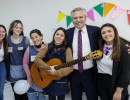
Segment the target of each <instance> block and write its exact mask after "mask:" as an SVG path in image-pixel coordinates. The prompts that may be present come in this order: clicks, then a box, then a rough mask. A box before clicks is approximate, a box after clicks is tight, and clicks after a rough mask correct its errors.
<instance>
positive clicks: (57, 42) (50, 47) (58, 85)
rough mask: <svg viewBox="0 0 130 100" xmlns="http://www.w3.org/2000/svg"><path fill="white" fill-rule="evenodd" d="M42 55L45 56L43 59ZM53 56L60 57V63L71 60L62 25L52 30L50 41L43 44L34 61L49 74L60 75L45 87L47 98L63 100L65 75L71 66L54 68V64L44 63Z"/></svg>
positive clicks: (71, 69)
mask: <svg viewBox="0 0 130 100" xmlns="http://www.w3.org/2000/svg"><path fill="white" fill-rule="evenodd" d="M43 57H45V59H44V60H43ZM54 58H56V59H58V60H59V59H60V60H61V61H62V63H66V62H68V61H71V60H72V52H71V49H70V48H69V47H68V46H67V37H66V30H65V29H64V28H62V27H60V28H58V29H57V30H56V31H55V32H54V34H53V39H52V42H51V43H49V44H46V45H45V46H44V48H43V49H42V50H41V51H40V52H39V53H38V54H37V55H36V58H35V60H34V62H35V64H36V65H37V66H38V67H39V68H42V69H44V70H45V71H46V72H47V74H49V75H50V76H57V77H61V78H60V79H59V80H54V81H52V83H51V84H50V85H49V86H47V87H46V92H47V93H48V95H49V100H56V96H57V97H58V100H65V94H66V93H67V91H68V81H67V75H68V74H69V73H71V72H72V71H73V67H72V66H70V67H67V68H61V69H59V70H56V69H55V66H56V65H54V64H48V63H46V62H47V61H50V60H51V59H54Z"/></svg>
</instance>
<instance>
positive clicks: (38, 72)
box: [31, 50, 102, 88]
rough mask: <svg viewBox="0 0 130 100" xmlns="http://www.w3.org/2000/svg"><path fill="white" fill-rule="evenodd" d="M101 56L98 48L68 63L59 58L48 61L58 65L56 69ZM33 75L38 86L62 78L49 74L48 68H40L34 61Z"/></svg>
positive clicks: (50, 63)
mask: <svg viewBox="0 0 130 100" xmlns="http://www.w3.org/2000/svg"><path fill="white" fill-rule="evenodd" d="M101 56H102V52H101V51H100V50H97V51H94V52H91V53H89V54H88V55H87V56H85V57H82V58H80V59H75V60H72V61H69V62H67V63H62V61H61V60H60V59H58V58H53V59H51V60H49V61H48V62H46V63H47V64H49V65H50V66H53V65H57V66H55V67H54V68H55V70H58V69H60V68H65V67H69V66H72V65H74V64H78V63H80V62H83V61H85V60H92V59H100V58H101ZM31 75H32V79H33V82H34V83H35V84H36V86H38V87H40V88H45V87H47V86H48V85H49V84H50V83H51V82H52V81H53V80H59V79H61V78H62V77H59V76H54V75H49V74H48V73H47V72H46V70H44V69H42V68H39V67H38V66H36V64H35V63H33V64H32V66H31Z"/></svg>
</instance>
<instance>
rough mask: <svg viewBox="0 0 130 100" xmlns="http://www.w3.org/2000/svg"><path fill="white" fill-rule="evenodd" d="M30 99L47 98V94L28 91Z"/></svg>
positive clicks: (43, 99) (40, 99) (39, 99)
mask: <svg viewBox="0 0 130 100" xmlns="http://www.w3.org/2000/svg"><path fill="white" fill-rule="evenodd" d="M27 96H28V100H45V96H44V94H42V93H39V92H31V93H27Z"/></svg>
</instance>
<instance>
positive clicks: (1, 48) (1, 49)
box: [0, 25, 9, 100]
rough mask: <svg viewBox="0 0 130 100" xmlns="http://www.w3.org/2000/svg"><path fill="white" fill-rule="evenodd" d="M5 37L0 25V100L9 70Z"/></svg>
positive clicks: (4, 31)
mask: <svg viewBox="0 0 130 100" xmlns="http://www.w3.org/2000/svg"><path fill="white" fill-rule="evenodd" d="M6 35H7V34H6V28H5V26H3V25H0V71H1V72H0V100H3V90H4V84H5V80H6V76H7V74H8V69H9V68H8V66H7V43H6ZM7 78H8V77H7Z"/></svg>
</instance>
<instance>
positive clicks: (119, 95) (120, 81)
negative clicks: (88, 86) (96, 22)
mask: <svg viewBox="0 0 130 100" xmlns="http://www.w3.org/2000/svg"><path fill="white" fill-rule="evenodd" d="M99 48H100V50H101V51H102V52H103V57H102V59H101V60H100V61H97V68H98V78H97V83H98V85H97V86H98V92H99V96H100V97H101V100H128V97H127V96H128V91H127V87H128V84H129V72H130V55H128V51H127V47H126V46H125V44H124V43H123V42H122V41H121V40H120V38H119V35H118V31H117V29H116V27H115V26H114V25H112V24H110V23H107V24H104V25H103V26H102V27H101V31H100V40H99Z"/></svg>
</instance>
